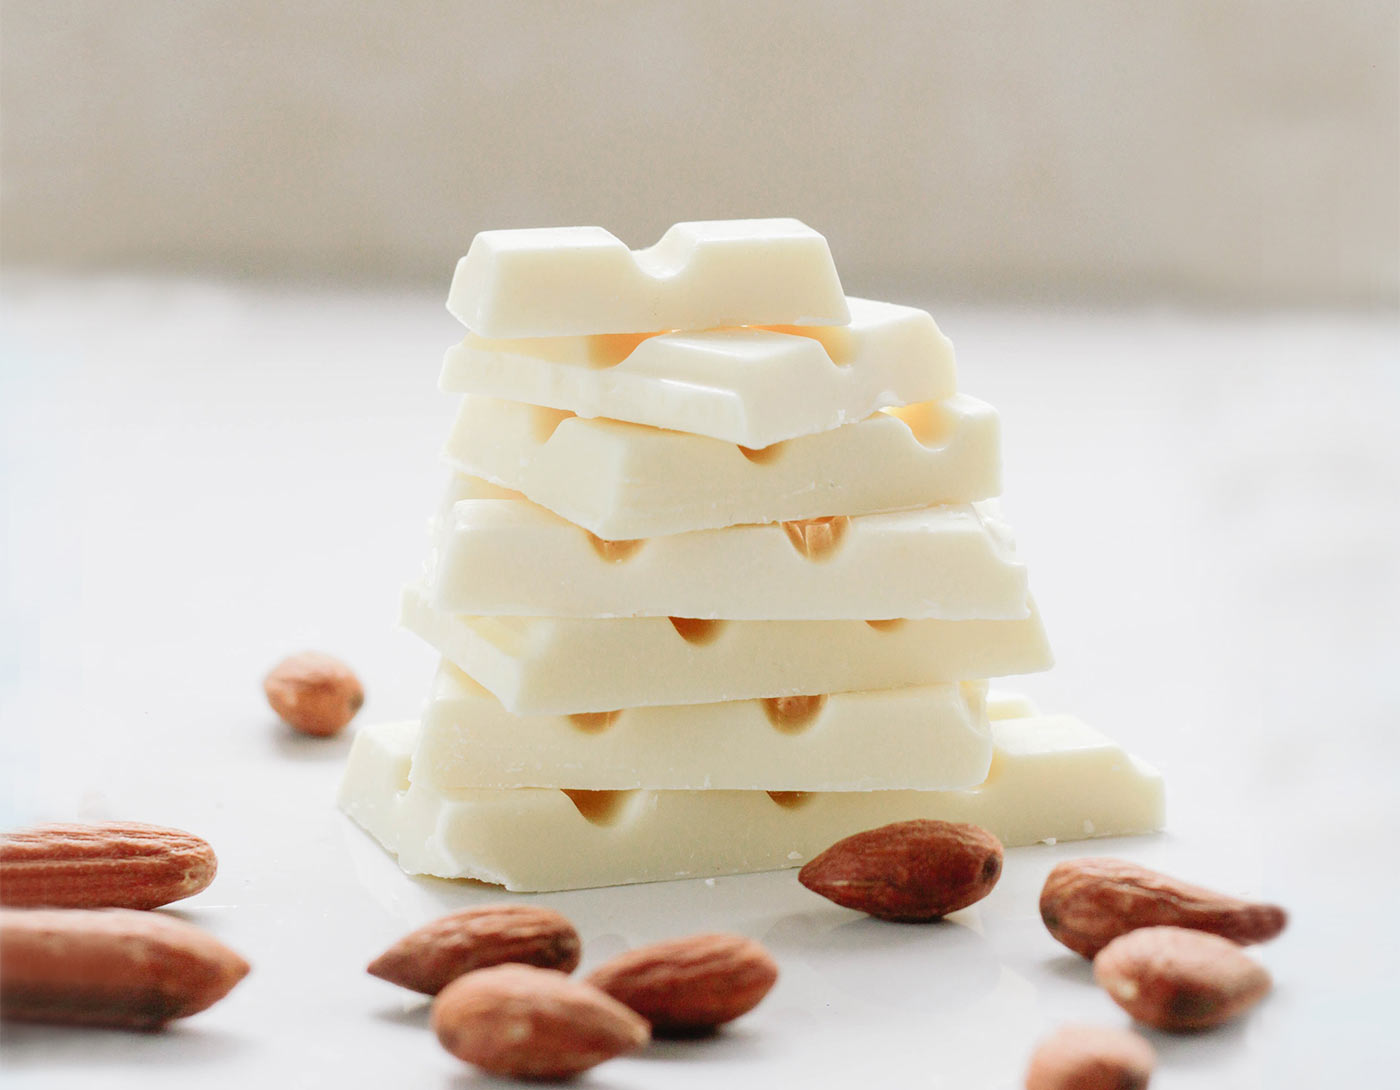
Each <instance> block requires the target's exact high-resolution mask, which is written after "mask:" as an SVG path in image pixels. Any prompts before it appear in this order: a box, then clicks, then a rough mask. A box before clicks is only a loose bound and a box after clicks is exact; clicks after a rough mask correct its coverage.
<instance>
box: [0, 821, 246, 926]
mask: <svg viewBox="0 0 1400 1090" xmlns="http://www.w3.org/2000/svg"><path fill="white" fill-rule="evenodd" d="M218 866H219V864H218V860H217V859H216V858H215V857H214V849H213V848H211V847H210V846H209V844H208V843H207V842H206V841H204V840H201V839H200V838H199V837H197V836H194V835H193V834H191V833H186V832H182V831H180V830H179V829H166V828H163V827H162V826H159V825H140V824H137V823H136V822H130V821H127V822H104V823H102V824H98V825H40V826H36V827H35V828H32V829H22V830H20V831H19V832H15V833H5V834H3V835H0V904H5V905H11V906H14V907H21V908H35V907H40V906H48V907H53V908H156V907H158V906H159V905H165V904H169V903H170V902H171V901H178V900H180V899H181V898H184V897H192V896H194V895H195V894H196V893H198V892H199V891H200V890H202V889H204V888H205V887H206V886H208V885H209V883H210V882H212V881H213V880H214V872H215V871H216V870H218Z"/></svg>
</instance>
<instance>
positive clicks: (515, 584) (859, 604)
mask: <svg viewBox="0 0 1400 1090" xmlns="http://www.w3.org/2000/svg"><path fill="white" fill-rule="evenodd" d="M463 480H464V481H465V482H466V483H465V484H463V485H461V486H460V487H461V488H463V489H464V490H466V491H468V492H470V491H471V490H473V489H476V487H477V485H476V484H475V483H473V482H474V481H475V480H476V479H475V478H463ZM496 492H497V493H500V492H501V490H500V489H499V488H498V489H496ZM487 494H489V493H487ZM428 588H429V597H430V600H431V601H432V603H433V605H434V606H435V607H437V608H438V609H441V610H443V611H444V612H447V613H478V614H488V615H513V616H524V617H668V616H669V617H693V618H701V619H711V618H726V619H731V620H888V619H891V618H909V617H937V618H941V619H943V620H951V621H957V620H973V619H977V620H1016V619H1019V618H1023V617H1026V616H1028V614H1029V610H1028V608H1027V606H1026V569H1025V567H1024V565H1022V564H1021V563H1019V562H1018V561H1017V560H1016V558H1015V555H1014V547H1013V544H1012V541H1011V536H1010V530H1009V528H1008V527H1007V526H1006V525H1005V523H1003V522H1002V521H1001V520H1000V519H999V518H998V517H997V514H996V508H995V501H984V502H982V503H977V504H960V505H956V506H939V507H920V508H915V509H914V510H909V511H896V512H892V513H888V514H878V515H858V516H856V517H854V518H846V517H844V516H842V517H838V518H833V519H815V520H807V521H802V522H783V523H774V524H771V525H766V526H728V527H725V528H724V529H722V530H696V531H694V532H692V533H688V534H670V535H667V536H665V537H653V538H640V539H637V540H634V541H604V540H603V539H601V538H598V537H596V536H594V535H593V534H590V533H589V532H588V531H587V530H585V529H583V527H581V526H575V525H574V524H573V523H571V522H568V521H566V520H564V519H562V518H560V517H559V516H558V515H556V514H554V513H553V512H551V511H547V510H545V509H544V508H543V507H540V506H539V505H538V504H534V503H531V502H530V501H529V500H527V499H525V498H523V497H520V496H515V497H514V498H490V499H463V500H460V501H458V502H457V503H455V504H453V505H452V507H451V509H450V510H449V511H448V512H447V514H446V515H445V517H444V518H443V519H442V525H441V526H440V527H439V531H438V534H437V542H436V548H435V550H434V552H433V555H432V556H431V557H430V559H429V564H428Z"/></svg>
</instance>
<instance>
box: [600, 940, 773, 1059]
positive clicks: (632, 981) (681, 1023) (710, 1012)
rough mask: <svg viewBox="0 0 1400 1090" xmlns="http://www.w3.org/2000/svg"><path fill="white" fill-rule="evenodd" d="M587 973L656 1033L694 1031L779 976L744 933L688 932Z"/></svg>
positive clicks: (727, 1018) (755, 996)
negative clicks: (711, 933)
mask: <svg viewBox="0 0 1400 1090" xmlns="http://www.w3.org/2000/svg"><path fill="white" fill-rule="evenodd" d="M585 979H587V980H588V982H589V983H590V984H593V985H595V986H596V987H598V988H601V989H602V990H603V991H605V992H607V993H608V994H609V995H610V996H612V997H613V998H614V999H616V1000H618V1001H619V1002H622V1003H625V1004H627V1006H629V1007H631V1008H632V1009H633V1010H634V1011H636V1012H637V1013H638V1014H640V1015H641V1016H642V1017H643V1018H645V1019H646V1020H647V1021H648V1022H650V1023H651V1028H652V1032H654V1033H656V1034H657V1035H658V1036H693V1035H695V1034H699V1033H705V1032H708V1031H709V1030H712V1029H713V1028H714V1027H715V1026H719V1025H723V1024H724V1023H725V1022H732V1021H733V1020H734V1019H735V1018H738V1017H739V1016H740V1015H741V1014H746V1013H748V1012H749V1011H751V1010H753V1008H754V1007H756V1006H758V1004H759V1001H760V1000H762V999H763V997H764V996H765V995H767V994H768V992H769V989H771V988H772V987H773V983H774V981H776V980H777V979H778V964H777V962H775V961H774V960H773V958H772V956H771V955H769V953H768V951H767V950H765V949H764V948H763V947H762V946H760V945H759V944H758V943H756V942H754V941H753V939H747V938H745V937H744V936H742V935H722V934H714V935H690V936H688V937H686V938H682V939H671V940H669V941H667V942H657V943H652V944H651V945H650V946H641V947H638V948H637V949H635V950H629V951H628V952H627V953H625V954H619V955H618V956H617V957H615V958H613V959H612V960H611V961H607V962H605V963H604V964H602V965H600V966H599V967H598V968H596V969H594V970H593V972H591V973H589V974H588V976H587V977H586V978H585Z"/></svg>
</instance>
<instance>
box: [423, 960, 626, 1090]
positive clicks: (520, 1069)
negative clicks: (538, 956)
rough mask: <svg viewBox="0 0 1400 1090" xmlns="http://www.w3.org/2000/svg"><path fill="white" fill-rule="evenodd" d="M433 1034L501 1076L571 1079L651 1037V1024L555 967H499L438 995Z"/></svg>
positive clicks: (463, 1057)
mask: <svg viewBox="0 0 1400 1090" xmlns="http://www.w3.org/2000/svg"><path fill="white" fill-rule="evenodd" d="M432 1024H433V1031H434V1032H435V1033H436V1034H437V1037H438V1040H439V1041H441V1042H442V1047H443V1048H445V1049H447V1051H448V1052H450V1053H452V1055H454V1056H456V1057H457V1058H458V1059H459V1060H465V1061H467V1062H468V1063H471V1064H475V1065H476V1066H477V1067H480V1068H482V1069H483V1070H485V1071H489V1072H490V1073H491V1074H493V1075H505V1076H507V1077H509V1078H516V1079H568V1078H572V1077H573V1076H575V1075H577V1074H579V1073H581V1072H583V1071H587V1070H588V1069H589V1068H590V1067H594V1066H596V1065H597V1064H600V1063H602V1062H603V1061H604V1060H610V1059H612V1058H613V1057H614V1056H621V1055H623V1054H624V1053H627V1052H632V1051H634V1050H635V1049H638V1048H641V1047H642V1046H643V1045H645V1044H646V1043H647V1041H648V1040H650V1037H651V1035H650V1033H649V1032H648V1030H647V1024H646V1022H645V1021H644V1020H643V1019H642V1018H640V1017H639V1016H638V1015H636V1014H634V1013H633V1012H632V1011H630V1010H629V1009H628V1008H626V1007H624V1006H623V1005H622V1004H621V1003H619V1002H618V1001H617V1000H616V999H613V998H612V997H611V996H608V995H604V994H603V993H602V992H600V991H599V990H598V989H597V988H595V987H593V985H591V984H586V983H584V982H583V981H581V980H575V979H574V978H573V977H570V976H566V975H564V974H563V973H561V972H558V971H557V970H554V969H537V968H535V967H534V966H533V965H495V966H492V967H491V968H489V969H479V970H477V971H476V972H474V973H468V974H467V975H466V976H461V977H458V978H457V979H456V980H454V981H453V982H452V983H451V984H449V985H448V986H447V987H446V988H444V989H443V990H442V991H441V992H439V993H438V997H437V998H436V999H435V1000H433V1014H432Z"/></svg>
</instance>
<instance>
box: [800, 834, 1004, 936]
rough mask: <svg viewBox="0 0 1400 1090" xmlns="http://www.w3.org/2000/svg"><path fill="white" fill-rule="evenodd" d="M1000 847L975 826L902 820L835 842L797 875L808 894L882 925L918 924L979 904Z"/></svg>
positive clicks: (992, 879) (996, 869) (997, 871)
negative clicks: (886, 922)
mask: <svg viewBox="0 0 1400 1090" xmlns="http://www.w3.org/2000/svg"><path fill="white" fill-rule="evenodd" d="M1001 861H1002V848H1001V841H999V840H998V839H997V838H996V837H995V836H993V835H992V834H991V833H989V832H988V831H987V830H986V829H983V828H982V827H981V826H978V825H966V824H958V823H955V822H951V821H927V820H917V821H900V822H896V823H894V824H893V825H883V826H881V827H880V828H878V829H871V830H869V831H867V832H864V833H856V834H855V835H854V836H848V837H846V839H844V840H838V841H837V842H836V843H835V844H833V845H832V846H831V847H829V848H827V849H826V851H824V852H822V853H821V854H820V855H818V856H816V857H815V858H814V859H812V860H811V861H810V862H808V864H807V865H806V866H805V867H803V868H802V870H801V871H799V872H798V875H797V879H798V881H799V882H801V883H802V884H803V885H804V886H806V887H807V888H808V889H810V890H811V891H812V892H813V893H819V894H821V895H822V896H823V897H825V898H827V900H830V901H835V902H836V903H837V904H838V905H844V906H845V907H846V908H854V909H856V910H857V911H859V912H866V913H869V914H870V915H871V916H878V917H880V919H882V920H899V921H904V922H922V921H925V920H937V919H940V918H942V917H943V916H946V915H948V913H950V912H956V911H957V910H958V909H960V908H966V907H967V906H968V905H970V904H974V903H976V902H977V901H980V900H981V899H982V898H983V897H985V896H987V894H988V893H990V892H991V891H992V887H993V886H995V885H996V884H997V879H998V878H1000V877H1001Z"/></svg>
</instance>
